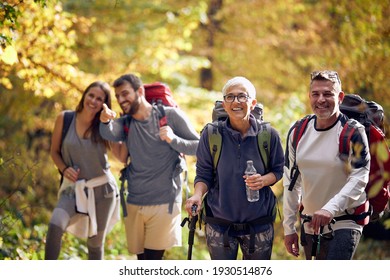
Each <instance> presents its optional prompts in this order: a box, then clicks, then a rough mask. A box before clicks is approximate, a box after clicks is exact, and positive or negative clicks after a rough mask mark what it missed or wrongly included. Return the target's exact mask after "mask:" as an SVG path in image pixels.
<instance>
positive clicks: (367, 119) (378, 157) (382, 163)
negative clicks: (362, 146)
mask: <svg viewBox="0 0 390 280" xmlns="http://www.w3.org/2000/svg"><path fill="white" fill-rule="evenodd" d="M340 110H341V112H342V113H343V114H345V115H346V116H347V117H348V118H350V119H349V120H348V121H347V122H346V123H345V124H344V127H343V130H342V132H341V134H340V141H339V142H340V144H339V154H340V158H341V159H343V160H346V159H348V156H349V149H350V140H351V137H352V135H353V133H354V132H355V130H356V129H357V126H356V124H357V123H356V122H357V121H359V122H360V123H361V124H363V125H364V127H365V131H366V134H367V137H368V142H369V146H370V156H371V162H370V173H369V182H368V183H367V185H366V188H365V191H366V193H367V198H368V199H367V201H366V203H365V204H363V205H361V206H360V207H358V208H357V209H356V210H355V214H353V215H350V214H346V215H344V216H342V217H338V218H337V219H336V220H346V219H352V220H355V221H356V222H357V223H359V224H362V225H366V224H367V223H368V222H369V221H370V222H372V221H375V220H377V219H378V218H379V217H380V216H381V215H382V214H383V213H384V211H385V210H386V209H387V208H388V202H389V198H390V192H389V187H390V151H389V147H388V146H387V143H386V139H385V135H384V132H383V131H382V130H381V128H382V129H383V127H384V125H383V121H384V114H383V108H382V106H380V105H379V104H377V103H375V102H373V101H366V100H364V99H363V98H361V97H360V96H358V95H355V94H347V95H345V97H344V100H343V103H342V104H341V105H340ZM313 116H314V115H308V116H306V117H304V118H303V119H301V120H298V121H297V122H296V123H295V125H294V126H293V127H292V128H291V129H290V132H289V137H290V133H291V131H292V130H293V129H294V128H295V130H294V135H292V137H293V138H292V146H293V151H292V152H295V151H296V148H297V146H298V143H299V141H300V139H301V137H302V135H303V134H304V132H305V129H306V126H307V123H308V122H309V121H310V119H311V118H313ZM287 152H288V151H287ZM294 158H295V157H294ZM299 173H300V172H299V169H298V166H297V164H296V162H294V165H293V167H292V169H291V183H290V186H289V191H291V190H292V189H293V188H294V185H295V183H296V180H297V178H298V176H299Z"/></svg>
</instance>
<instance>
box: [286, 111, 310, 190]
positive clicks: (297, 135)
mask: <svg viewBox="0 0 390 280" xmlns="http://www.w3.org/2000/svg"><path fill="white" fill-rule="evenodd" d="M312 118H314V115H307V116H305V117H304V118H302V119H300V120H297V121H296V122H295V124H294V125H293V127H292V129H291V130H290V133H291V132H293V135H292V137H293V138H292V147H293V150H292V151H291V152H293V153H294V164H293V166H292V168H291V172H290V178H291V182H290V186H289V187H288V190H289V191H292V190H293V188H294V185H295V183H296V181H297V179H298V176H299V174H300V172H299V169H298V165H297V162H296V151H297V147H298V144H299V141H300V140H301V138H302V135H303V134H304V133H305V131H306V128H307V124H308V123H309V121H310V120H311V119H312ZM290 136H291V135H290V134H289V136H288V137H290ZM287 145H288V141H287ZM286 160H288V159H286Z"/></svg>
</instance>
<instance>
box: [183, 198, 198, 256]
mask: <svg viewBox="0 0 390 280" xmlns="http://www.w3.org/2000/svg"><path fill="white" fill-rule="evenodd" d="M197 208H198V206H197V205H196V204H194V205H192V206H191V218H185V219H184V220H183V221H182V223H181V226H182V227H183V226H184V225H185V224H186V222H188V228H189V235H188V253H187V260H191V259H192V246H193V245H194V236H195V229H196V223H197V222H198V215H197V214H196V209H197Z"/></svg>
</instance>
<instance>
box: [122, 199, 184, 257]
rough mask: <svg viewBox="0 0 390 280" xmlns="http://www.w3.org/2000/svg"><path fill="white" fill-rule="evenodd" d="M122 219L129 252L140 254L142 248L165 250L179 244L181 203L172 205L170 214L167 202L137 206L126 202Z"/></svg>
mask: <svg viewBox="0 0 390 280" xmlns="http://www.w3.org/2000/svg"><path fill="white" fill-rule="evenodd" d="M126 208H127V217H125V219H124V223H125V229H126V239H127V249H128V251H129V253H131V254H142V253H143V252H144V248H146V249H151V250H166V249H169V248H171V247H174V246H181V242H182V241H181V226H180V223H181V203H175V204H174V205H173V212H172V214H169V213H168V204H162V205H150V206H139V205H134V204H128V203H126Z"/></svg>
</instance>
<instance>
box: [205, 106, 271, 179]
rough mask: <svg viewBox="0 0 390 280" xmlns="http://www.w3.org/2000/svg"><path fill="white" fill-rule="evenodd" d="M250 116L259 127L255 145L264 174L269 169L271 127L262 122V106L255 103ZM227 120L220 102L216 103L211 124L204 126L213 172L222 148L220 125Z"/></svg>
mask: <svg viewBox="0 0 390 280" xmlns="http://www.w3.org/2000/svg"><path fill="white" fill-rule="evenodd" d="M251 114H252V115H253V116H254V117H255V119H256V120H257V123H258V124H259V125H260V126H261V130H260V132H259V133H258V134H257V144H258V148H259V152H260V155H261V159H262V161H263V164H264V167H265V170H266V172H267V171H268V168H269V158H270V154H269V149H270V146H271V144H270V142H271V125H270V124H269V123H268V122H264V121H263V105H262V104H260V103H257V104H256V106H255V108H254V109H253V110H252V111H251ZM226 118H227V113H226V112H225V110H224V109H223V107H222V102H221V101H216V102H215V106H214V108H213V115H212V119H213V122H212V123H208V124H207V125H206V129H207V130H208V139H209V146H210V153H211V155H212V157H213V162H214V172H215V170H216V169H217V165H218V161H219V157H220V154H221V148H222V144H223V143H222V136H221V132H220V129H221V125H222V121H224V120H225V119H226Z"/></svg>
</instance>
